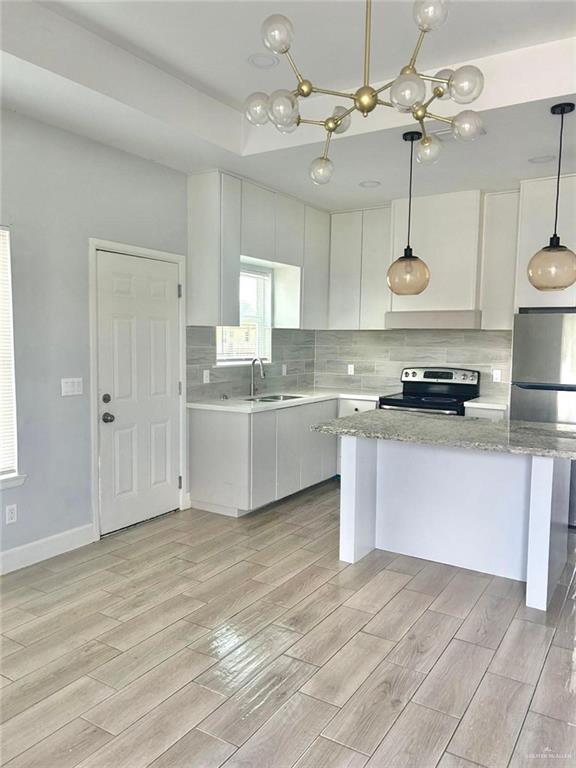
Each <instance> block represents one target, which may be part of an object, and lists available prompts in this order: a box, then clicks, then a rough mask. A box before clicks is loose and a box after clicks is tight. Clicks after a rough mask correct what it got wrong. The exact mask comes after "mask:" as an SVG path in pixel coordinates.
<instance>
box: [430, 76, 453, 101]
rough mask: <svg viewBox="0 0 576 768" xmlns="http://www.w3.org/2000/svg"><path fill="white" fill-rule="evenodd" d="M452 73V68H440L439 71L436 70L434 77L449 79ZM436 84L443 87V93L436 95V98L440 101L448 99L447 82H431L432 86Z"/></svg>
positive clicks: (448, 87)
mask: <svg viewBox="0 0 576 768" xmlns="http://www.w3.org/2000/svg"><path fill="white" fill-rule="evenodd" d="M453 74H454V70H453V69H441V70H440V71H439V72H436V77H441V78H442V80H450V78H451V77H452V75H453ZM436 85H440V86H441V87H442V88H443V89H444V95H443V96H438V97H437V98H438V99H439V100H440V101H448V99H449V98H450V85H449V83H432V88H434V86H436Z"/></svg>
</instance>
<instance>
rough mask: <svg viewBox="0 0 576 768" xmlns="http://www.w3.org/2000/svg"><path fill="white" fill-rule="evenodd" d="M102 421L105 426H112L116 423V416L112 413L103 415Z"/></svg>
mask: <svg viewBox="0 0 576 768" xmlns="http://www.w3.org/2000/svg"><path fill="white" fill-rule="evenodd" d="M102 421H103V422H104V424H110V423H111V422H113V421H114V415H113V414H111V413H103V414H102Z"/></svg>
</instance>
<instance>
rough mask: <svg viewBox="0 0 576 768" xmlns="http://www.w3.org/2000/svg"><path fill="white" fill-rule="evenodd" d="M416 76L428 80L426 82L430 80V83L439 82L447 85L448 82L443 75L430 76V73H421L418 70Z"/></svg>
mask: <svg viewBox="0 0 576 768" xmlns="http://www.w3.org/2000/svg"><path fill="white" fill-rule="evenodd" d="M418 77H419V78H420V79H421V80H428V82H430V83H441V84H443V85H448V83H449V82H450V81H449V80H446V78H444V77H436V76H432V75H422V74H420V72H418Z"/></svg>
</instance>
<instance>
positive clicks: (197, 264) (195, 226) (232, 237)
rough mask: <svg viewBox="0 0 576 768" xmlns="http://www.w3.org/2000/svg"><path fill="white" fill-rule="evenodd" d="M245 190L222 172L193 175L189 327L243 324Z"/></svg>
mask: <svg viewBox="0 0 576 768" xmlns="http://www.w3.org/2000/svg"><path fill="white" fill-rule="evenodd" d="M241 186H242V183H241V181H240V180H239V179H237V178H235V177H233V176H228V175H227V174H224V173H220V172H219V171H210V172H208V173H200V174H196V175H194V176H189V177H188V259H187V270H186V289H187V290H186V298H187V303H186V324H187V325H238V322H239V296H238V292H239V275H240V232H241V217H240V211H241V194H242V192H241Z"/></svg>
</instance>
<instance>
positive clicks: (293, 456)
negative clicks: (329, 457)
mask: <svg viewBox="0 0 576 768" xmlns="http://www.w3.org/2000/svg"><path fill="white" fill-rule="evenodd" d="M304 407H305V406H295V407H293V408H281V409H279V410H277V411H276V412H275V413H276V467H277V470H276V472H277V474H276V498H278V499H282V498H283V497H284V496H290V494H292V493H296V492H297V491H299V490H300V488H301V484H300V463H301V450H302V436H301V431H302V426H301V416H300V411H301V409H302V408H304Z"/></svg>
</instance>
